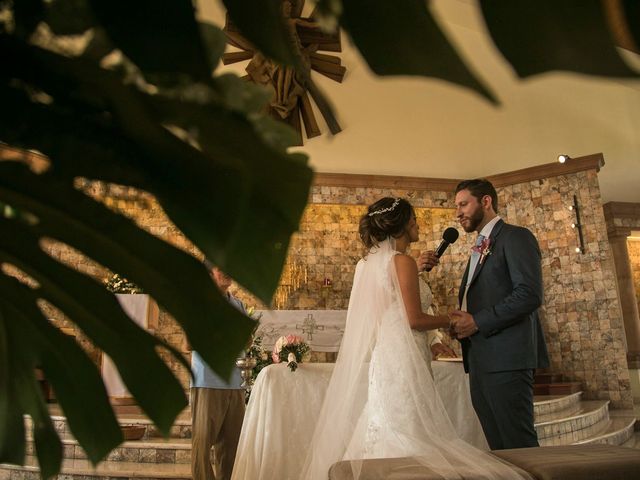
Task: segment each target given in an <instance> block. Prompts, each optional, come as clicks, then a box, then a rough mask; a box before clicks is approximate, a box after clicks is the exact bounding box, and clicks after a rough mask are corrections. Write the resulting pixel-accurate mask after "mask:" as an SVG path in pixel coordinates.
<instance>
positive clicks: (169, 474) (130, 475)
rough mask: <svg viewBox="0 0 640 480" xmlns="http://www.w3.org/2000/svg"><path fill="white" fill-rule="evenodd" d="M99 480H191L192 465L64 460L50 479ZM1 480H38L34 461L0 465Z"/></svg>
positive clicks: (28, 459) (29, 459)
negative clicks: (156, 479)
mask: <svg viewBox="0 0 640 480" xmlns="http://www.w3.org/2000/svg"><path fill="white" fill-rule="evenodd" d="M99 478H109V479H111V478H118V479H131V480H141V479H143V478H144V479H153V478H158V479H163V480H173V479H175V480H184V479H190V478H191V465H188V464H183V463H175V464H167V463H165V464H159V465H158V464H154V463H139V462H109V461H106V462H102V463H100V464H98V466H97V467H94V466H93V465H92V464H91V462H89V461H88V460H79V459H75V460H70V459H65V460H64V461H63V462H62V470H61V473H60V474H59V475H57V477H53V479H54V480H97V479H99ZM0 480H41V478H40V470H39V468H38V462H37V460H36V458H35V457H33V456H27V458H26V462H25V465H24V466H16V465H6V464H1V465H0Z"/></svg>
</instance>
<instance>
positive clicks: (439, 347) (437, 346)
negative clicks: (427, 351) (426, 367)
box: [431, 343, 457, 360]
mask: <svg viewBox="0 0 640 480" xmlns="http://www.w3.org/2000/svg"><path fill="white" fill-rule="evenodd" d="M431 357H432V358H433V360H437V359H438V358H440V357H445V358H456V357H457V355H456V352H454V351H453V350H452V349H451V348H449V347H448V346H447V345H445V344H444V343H434V344H432V345H431Z"/></svg>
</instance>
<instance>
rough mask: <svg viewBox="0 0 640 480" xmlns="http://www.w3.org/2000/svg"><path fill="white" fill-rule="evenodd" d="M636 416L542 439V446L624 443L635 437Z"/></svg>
mask: <svg viewBox="0 0 640 480" xmlns="http://www.w3.org/2000/svg"><path fill="white" fill-rule="evenodd" d="M634 423H635V418H611V419H608V420H603V421H601V422H598V423H597V424H594V425H592V426H591V427H587V428H584V429H581V430H577V431H573V432H568V433H563V434H560V435H554V436H551V437H547V438H543V439H540V446H541V447H550V446H556V445H587V444H608V445H622V444H624V443H625V442H628V441H629V440H632V439H633V436H634V435H633V434H634V432H633V424H634Z"/></svg>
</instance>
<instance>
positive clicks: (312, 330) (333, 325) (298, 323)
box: [256, 310, 347, 352]
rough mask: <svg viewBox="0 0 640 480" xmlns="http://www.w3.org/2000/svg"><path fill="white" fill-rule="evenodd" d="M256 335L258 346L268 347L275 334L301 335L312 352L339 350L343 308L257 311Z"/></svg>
mask: <svg viewBox="0 0 640 480" xmlns="http://www.w3.org/2000/svg"><path fill="white" fill-rule="evenodd" d="M258 314H260V315H261V317H260V325H259V326H258V328H257V330H256V336H261V337H262V345H265V346H271V345H274V344H275V343H276V340H278V338H279V337H281V336H285V335H289V334H295V335H299V336H301V337H303V338H304V339H305V341H306V342H307V343H308V344H309V346H310V347H311V350H313V351H315V352H337V351H338V350H339V349H340V342H342V335H344V326H345V323H346V321H347V311H346V310H260V311H258Z"/></svg>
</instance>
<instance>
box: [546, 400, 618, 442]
mask: <svg viewBox="0 0 640 480" xmlns="http://www.w3.org/2000/svg"><path fill="white" fill-rule="evenodd" d="M608 406H609V401H608V400H583V401H581V402H580V404H579V408H578V409H575V408H574V407H571V408H570V410H568V412H565V411H559V412H553V413H549V414H547V415H540V416H539V417H537V418H536V419H535V428H536V432H537V433H538V439H539V440H542V439H544V438H548V437H553V436H557V435H563V434H570V433H572V432H579V431H582V430H585V431H583V432H581V433H580V434H582V435H584V437H583V438H588V437H590V436H592V433H593V431H594V430H595V429H597V428H598V425H597V424H598V423H599V422H601V421H603V420H609V410H608ZM580 434H578V433H576V435H580Z"/></svg>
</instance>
